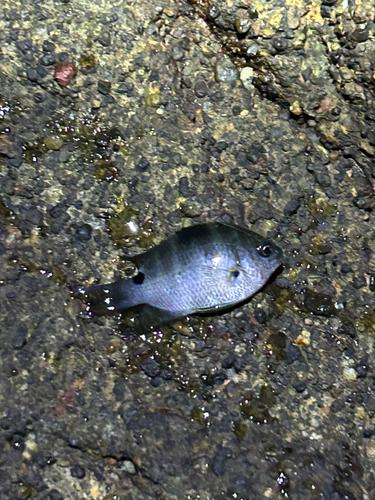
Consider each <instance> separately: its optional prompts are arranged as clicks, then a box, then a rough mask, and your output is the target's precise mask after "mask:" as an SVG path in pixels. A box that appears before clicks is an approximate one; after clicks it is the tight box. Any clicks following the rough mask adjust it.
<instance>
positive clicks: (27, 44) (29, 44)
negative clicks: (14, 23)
mask: <svg viewBox="0 0 375 500" xmlns="http://www.w3.org/2000/svg"><path fill="white" fill-rule="evenodd" d="M16 47H17V49H19V50H20V51H21V52H22V53H23V54H26V53H27V52H29V51H30V50H31V49H32V48H33V41H32V40H31V38H26V39H25V40H19V41H18V42H16Z"/></svg>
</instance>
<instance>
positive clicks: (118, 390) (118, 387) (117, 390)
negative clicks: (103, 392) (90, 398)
mask: <svg viewBox="0 0 375 500" xmlns="http://www.w3.org/2000/svg"><path fill="white" fill-rule="evenodd" d="M112 392H113V394H114V395H115V397H116V401H122V400H123V399H124V396H125V382H124V381H123V380H120V381H119V382H116V384H115V385H114V386H113V389H112Z"/></svg>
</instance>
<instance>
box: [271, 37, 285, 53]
mask: <svg viewBox="0 0 375 500" xmlns="http://www.w3.org/2000/svg"><path fill="white" fill-rule="evenodd" d="M272 46H273V47H274V48H275V49H276V50H277V52H284V50H286V49H287V48H288V40H286V39H285V38H274V39H273V40H272Z"/></svg>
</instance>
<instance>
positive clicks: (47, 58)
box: [40, 54, 56, 66]
mask: <svg viewBox="0 0 375 500" xmlns="http://www.w3.org/2000/svg"><path fill="white" fill-rule="evenodd" d="M55 62H56V58H55V56H54V54H45V55H44V56H43V57H42V58H41V59H40V63H41V64H42V65H43V66H52V65H53V64H55Z"/></svg>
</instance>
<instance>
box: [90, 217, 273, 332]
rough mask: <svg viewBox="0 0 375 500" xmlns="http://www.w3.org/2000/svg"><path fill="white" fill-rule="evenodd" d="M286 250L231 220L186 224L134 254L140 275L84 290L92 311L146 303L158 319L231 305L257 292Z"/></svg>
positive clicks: (101, 311)
mask: <svg viewBox="0 0 375 500" xmlns="http://www.w3.org/2000/svg"><path fill="white" fill-rule="evenodd" d="M281 259H282V252H281V249H280V248H279V247H278V246H276V245H275V244H274V243H273V242H271V241H269V240H267V239H266V238H264V237H263V236H260V235H259V234H257V233H254V232H253V231H250V230H247V229H243V228H241V227H235V226H229V225H226V224H220V223H214V224H202V225H197V226H192V227H189V228H185V229H183V230H181V231H179V232H178V233H176V234H174V235H173V236H172V237H170V238H169V239H167V240H165V241H163V242H162V243H160V244H159V245H157V246H156V247H154V248H152V249H151V250H149V251H148V252H146V253H144V254H140V255H137V256H135V257H132V258H131V260H132V261H133V262H134V263H135V265H136V266H137V267H138V274H137V275H136V276H134V277H133V278H130V279H123V280H119V281H117V282H115V283H111V284H108V285H98V286H93V287H90V288H86V289H81V293H83V294H85V295H87V296H88V301H89V302H90V303H91V308H92V311H93V313H95V312H97V313H99V314H103V313H104V312H107V311H120V310H124V309H128V308H130V307H134V306H138V305H146V306H147V307H148V310H149V311H151V312H154V313H155V316H157V318H158V320H156V322H157V323H160V322H165V321H169V320H172V319H174V318H179V317H182V316H186V315H188V314H192V313H206V312H213V311H218V310H221V309H226V308H228V307H231V306H233V305H235V304H237V303H239V302H242V301H243V300H245V299H247V298H249V297H250V296H252V295H253V294H254V293H255V292H257V291H258V290H259V289H260V288H261V287H262V286H263V285H264V284H265V283H266V282H267V280H268V278H269V277H270V276H271V274H272V273H273V272H274V271H275V270H276V269H277V268H278V267H279V266H280V264H281Z"/></svg>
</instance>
